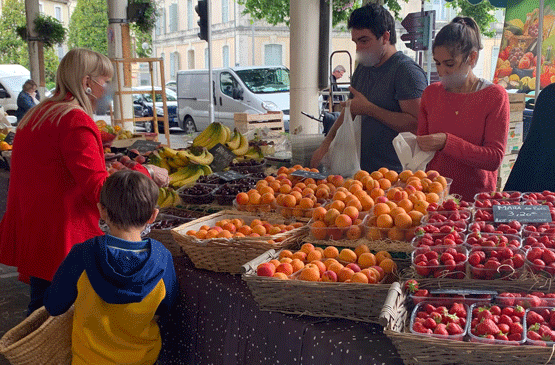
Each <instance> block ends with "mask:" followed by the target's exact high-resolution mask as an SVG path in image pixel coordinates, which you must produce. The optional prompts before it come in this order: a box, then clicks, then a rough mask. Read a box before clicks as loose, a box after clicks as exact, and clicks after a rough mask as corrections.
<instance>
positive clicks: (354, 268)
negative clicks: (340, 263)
mask: <svg viewBox="0 0 555 365" xmlns="http://www.w3.org/2000/svg"><path fill="white" fill-rule="evenodd" d="M345 267H348V268H349V269H351V270H353V271H354V272H359V271H360V266H358V265H357V264H355V263H354V262H351V263H350V264H347V266H345Z"/></svg>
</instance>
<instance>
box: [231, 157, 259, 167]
mask: <svg viewBox="0 0 555 365" xmlns="http://www.w3.org/2000/svg"><path fill="white" fill-rule="evenodd" d="M265 163H266V160H264V159H262V160H255V159H250V160H244V161H237V162H231V164H229V166H230V167H241V166H260V165H264V164H265Z"/></svg>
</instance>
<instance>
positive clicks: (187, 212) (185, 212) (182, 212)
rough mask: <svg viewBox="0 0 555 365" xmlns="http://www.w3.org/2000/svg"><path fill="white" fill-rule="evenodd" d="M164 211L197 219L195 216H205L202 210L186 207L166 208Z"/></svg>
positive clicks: (180, 216)
mask: <svg viewBox="0 0 555 365" xmlns="http://www.w3.org/2000/svg"><path fill="white" fill-rule="evenodd" d="M162 212H163V213H164V214H168V215H173V216H176V217H179V218H190V219H195V218H200V217H202V216H204V213H202V212H195V211H192V210H185V209H178V208H164V209H163V210H162Z"/></svg>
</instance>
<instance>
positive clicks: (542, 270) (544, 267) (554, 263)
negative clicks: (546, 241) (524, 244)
mask: <svg viewBox="0 0 555 365" xmlns="http://www.w3.org/2000/svg"><path fill="white" fill-rule="evenodd" d="M526 264H527V265H528V268H529V269H530V271H531V272H532V273H534V274H540V275H544V276H548V277H554V276H555V249H552V248H544V247H532V248H530V249H528V251H527V252H526Z"/></svg>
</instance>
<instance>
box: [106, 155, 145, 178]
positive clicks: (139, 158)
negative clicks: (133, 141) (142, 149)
mask: <svg viewBox="0 0 555 365" xmlns="http://www.w3.org/2000/svg"><path fill="white" fill-rule="evenodd" d="M145 162H146V158H145V157H144V156H143V155H141V154H138V153H137V154H135V157H134V158H131V157H129V156H121V157H120V158H119V159H118V160H115V159H114V160H111V161H108V160H107V161H106V169H107V170H108V174H110V175H111V174H113V173H114V172H116V171H119V170H129V169H133V168H134V167H135V166H137V164H143V163H145Z"/></svg>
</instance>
